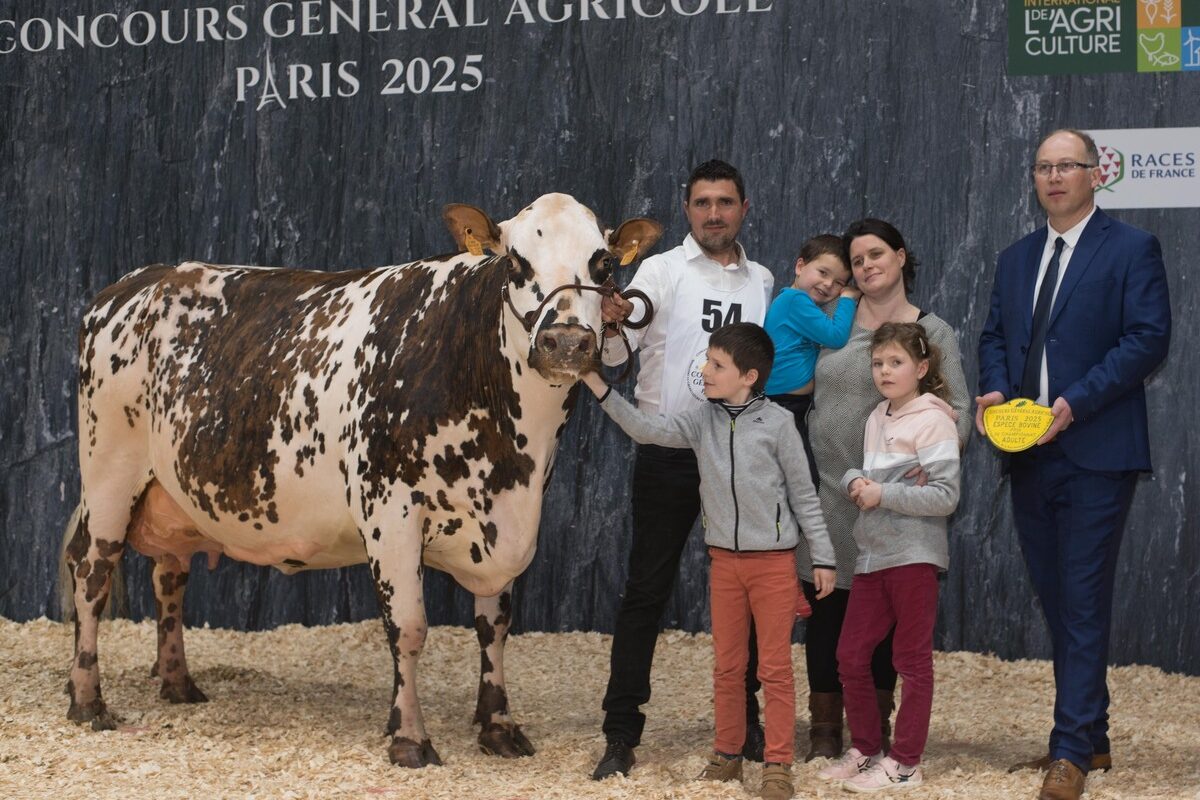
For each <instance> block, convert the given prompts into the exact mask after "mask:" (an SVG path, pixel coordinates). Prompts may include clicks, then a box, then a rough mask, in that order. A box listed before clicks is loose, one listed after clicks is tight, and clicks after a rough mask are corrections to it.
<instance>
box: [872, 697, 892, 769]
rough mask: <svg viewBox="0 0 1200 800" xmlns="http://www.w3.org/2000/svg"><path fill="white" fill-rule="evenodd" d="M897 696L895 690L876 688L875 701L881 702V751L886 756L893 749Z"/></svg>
mask: <svg viewBox="0 0 1200 800" xmlns="http://www.w3.org/2000/svg"><path fill="white" fill-rule="evenodd" d="M895 697H896V693H895V692H886V691H884V690H883V689H876V690H875V702H877V703H878V704H879V734H880V744H881V749H880V752H881V753H883V754H884V755H885V756H886V755H887V754H888V751H889V750H891V749H892V711H894V710H895V709H896V700H895Z"/></svg>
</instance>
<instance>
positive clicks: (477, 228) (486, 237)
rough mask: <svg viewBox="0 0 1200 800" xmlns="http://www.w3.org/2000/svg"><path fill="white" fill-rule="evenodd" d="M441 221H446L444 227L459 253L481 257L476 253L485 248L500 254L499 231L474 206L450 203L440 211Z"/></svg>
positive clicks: (479, 253)
mask: <svg viewBox="0 0 1200 800" xmlns="http://www.w3.org/2000/svg"><path fill="white" fill-rule="evenodd" d="M442 219H444V220H445V221H446V227H447V228H449V229H450V235H451V236H453V237H454V242H455V243H456V244H457V245H458V250H459V252H460V253H461V252H463V251H464V250H469V251H470V252H471V253H473V254H474V255H481V252H476V251H482V248H484V247H486V248H487V249H489V250H491V251H492V252H493V253H496V254H497V255H499V254H500V252H501V251H500V229H499V228H497V227H496V223H494V222H492V220H491V219H489V218H488V215H487V214H485V213H483V212H482V211H480V210H479V209H478V208H476V207H475V206H468V205H465V204H463V203H451V204H450V205H448V206H446V208H445V209H444V210H443V211H442Z"/></svg>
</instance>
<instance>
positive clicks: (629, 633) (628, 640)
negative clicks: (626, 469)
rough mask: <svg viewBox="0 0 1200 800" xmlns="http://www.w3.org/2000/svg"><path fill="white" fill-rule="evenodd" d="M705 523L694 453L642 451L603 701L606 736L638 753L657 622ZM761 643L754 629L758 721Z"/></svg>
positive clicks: (753, 702)
mask: <svg viewBox="0 0 1200 800" xmlns="http://www.w3.org/2000/svg"><path fill="white" fill-rule="evenodd" d="M699 515H700V471H699V469H698V467H697V466H696V454H695V453H694V452H693V451H691V450H689V449H675V448H668V447H657V446H655V445H639V447H638V452H637V461H636V462H635V464H634V469H633V545H632V547H631V548H630V551H629V577H628V578H627V579H626V581H625V594H624V596H623V597H622V598H621V610H620V611H619V612H618V613H617V625H616V629H615V630H614V631H613V643H612V659H611V663H610V666H609V677H608V690H607V691H606V692H605V694H604V704H603V707H604V712H605V713H604V736H605V738H606V739H608V740H609V741H620V742H624V743H625V744H627V745H629V746H630V747H637V746H638V744H640V743H641V740H642V729H643V728H644V727H645V725H646V715H645V714H643V713H642V712H641V711H640V709H639V707H640V706H641V705H643V704H645V703H646V702H648V701H649V700H650V667H651V664H652V663H653V661H654V645H655V643H656V642H657V641H658V633H659V627H660V621H661V619H662V614H663V610H664V609H665V608H666V606H667V600H669V599H670V597H671V590H672V589H673V588H674V586H675V577H676V575H677V574H678V572H679V559H680V556H682V554H683V548H684V545H686V544H687V539H688V534H689V533H690V532H691V530H692V526H693V525H694V524H695V522H696V517H698V516H699ZM757 673H758V641H757V638H756V636H755V633H754V629H753V627H751V629H750V663H749V664H748V665H747V668H746V714H747V716H748V717H749V716H751V715H752V716H753V717H754V719H755V720H757V718H758V698H757V697H755V694H754V693H755V692H757V691H758V689H759V687H760V686H761V684H760V683H759V680H758V677H757Z"/></svg>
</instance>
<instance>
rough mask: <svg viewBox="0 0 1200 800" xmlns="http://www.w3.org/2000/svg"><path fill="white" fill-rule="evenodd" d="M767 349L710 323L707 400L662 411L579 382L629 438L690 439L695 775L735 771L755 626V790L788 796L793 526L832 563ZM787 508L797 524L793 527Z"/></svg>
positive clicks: (828, 586)
mask: <svg viewBox="0 0 1200 800" xmlns="http://www.w3.org/2000/svg"><path fill="white" fill-rule="evenodd" d="M774 355H775V348H774V346H773V345H772V344H771V339H770V337H769V336H767V333H766V331H764V330H763V329H762V328H761V327H759V326H758V325H754V324H752V323H748V322H739V323H735V324H733V325H727V326H725V327H723V328H720V329H718V330H717V331H716V332H714V333H713V334H712V337H711V338H710V339H709V344H708V360H707V361H706V362H705V364H704V367H703V369H702V375H703V378H704V393H705V396H706V397H707V398H708V400H709V403H708V404H706V405H703V406H699V407H697V408H695V409H691V410H688V411H685V412H683V413H681V414H676V415H673V416H669V417H659V416H653V415H649V414H646V413H644V412H642V411H639V410H638V409H636V408H634V407H633V406H632V405H630V404H629V403H628V402H627V401H626V400H625V399H624V398H622V397H621V396H620V395H619V394H615V393H613V392H612V390H611V389H610V388H609V387H608V385H607V384H605V383H604V381H603V380H602V379H601V378H600V376H599V375H597V374H595V373H589V374H588V375H585V376H584V378H583V380H584V382H585V383H586V384H587V385H588V387H589V388H590V389H591V390H592V392H593V393H595V395H596V397H597V398H599V400H600V405H601V408H603V409H604V411H605V413H607V414H608V415H609V416H610V417H612V419H613V420H614V421H615V422H616V423H617V424H618V425H620V426H621V428H622V430H624V431H625V432H626V433H627V434H629V436H631V437H632V438H633V439H634V440H635V441H637V442H640V443H643V444H644V443H651V444H657V445H660V446H663V447H690V448H692V449H693V450H695V452H696V457H697V462H698V464H699V469H700V496H701V501H702V507H703V509H704V512H703V519H704V529H705V535H704V541H705V543H706V544H708V545H709V556H710V558H711V559H712V561H711V572H710V576H709V593H710V598H711V606H712V629H713V649H714V651H715V652H714V655H715V663H714V667H713V694H714V704H715V712H714V716H715V718H716V719H715V722H716V742H715V745H714V748H713V754H712V755H711V756H710V758H709V762H708V766H706V767H705V769H704V771H703V772H702V773H701V774H700V778H702V779H707V780H720V781H729V780H740V779H741V776H742V760H741V755H739V753H740V751H741V749H742V744H743V740H744V739H745V736H746V717H745V712H744V709H745V707H746V700H745V691H746V688H745V683H744V676H745V671H746V662H747V659H748V658H749V653H748V650H747V645H748V637H749V626H750V621H751V619H753V621H754V624H755V626H756V627H757V629H758V655H759V671H758V674H759V677H760V678H761V679H762V684H763V693H764V695H765V697H766V750H765V756H764V767H763V781H762V789H761V794H762V797H764V798H768V800H784V799H785V798H789V797H792V796H793V794H794V789H793V786H792V780H791V763H792V747H793V737H794V727H795V719H796V708H795V695H794V686H793V675H792V660H791V634H792V623H793V622H794V620H795V607H796V596H797V594H798V592H799V588H798V585H797V583H796V571H795V563H794V554H793V550H794V549H795V547H796V544H797V543H798V542H799V536H800V529H801V528H803V530H804V534H805V536H806V537H807V538H808V542H809V547H810V548H811V549H812V553H813V560H814V562H815V563H818V564H822V565H827V564H833V563H834V553H833V546H832V545H831V544H830V542H829V536H828V534H827V533H826V531H825V520H824V518H823V517H822V516H821V508H820V506H819V505H818V503H817V494H816V491H815V490H814V489H813V484H812V478H811V476H810V475H809V469H808V461H807V458H806V456H805V451H804V443H803V441H802V440H801V439H800V434H799V433H798V432H797V430H796V427H795V423H794V422H793V419H792V416H791V414H790V413H788V412H787V411H785V410H784V409H782V408H780V407H779V406H777V405H775V404H774V403H772V402H771V401H769V400H767V399H766V398H765V397H764V396H763V395H762V388H763V386H764V385H765V384H766V381H767V378H768V377H769V375H770V372H771V362H772V359H773V358H774ZM794 511H795V512H798V513H799V515H800V519H801V521H802V525H797V524H796V518H795V517H794V516H793V513H794ZM813 578H814V582H815V583H816V585H817V589H818V594H817V596H818V597H825V596H826V595H827V594H829V593H830V592H831V591H832V590H833V587H834V581H835V578H836V574H835V572H834V569H833V568H832V567H829V566H821V567H815V568H814V570H813Z"/></svg>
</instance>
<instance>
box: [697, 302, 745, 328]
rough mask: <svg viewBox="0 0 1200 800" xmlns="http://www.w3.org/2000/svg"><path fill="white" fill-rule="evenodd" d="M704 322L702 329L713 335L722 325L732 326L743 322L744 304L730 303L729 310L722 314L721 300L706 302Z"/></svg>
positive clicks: (701, 325)
mask: <svg viewBox="0 0 1200 800" xmlns="http://www.w3.org/2000/svg"><path fill="white" fill-rule="evenodd" d="M703 317H704V319H703V321H702V322H701V323H700V327H702V328H704V330H705V331H706V332H707V333H712V332H713V331H715V330H716V329H717V328H720V327H721V326H722V325H732V324H733V323H735V322H741V321H742V304H741V303H730V304H729V310H728V311H726V312H725V313H724V314H722V313H721V301H720V300H705V301H704V314H703Z"/></svg>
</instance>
